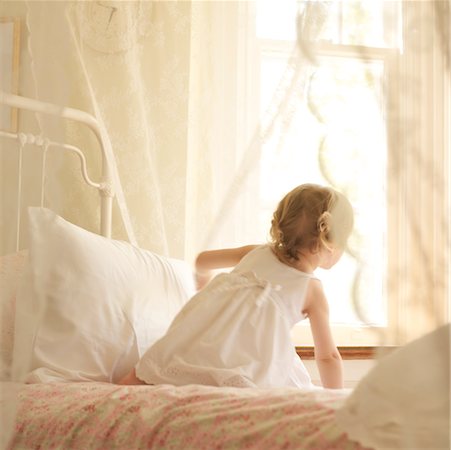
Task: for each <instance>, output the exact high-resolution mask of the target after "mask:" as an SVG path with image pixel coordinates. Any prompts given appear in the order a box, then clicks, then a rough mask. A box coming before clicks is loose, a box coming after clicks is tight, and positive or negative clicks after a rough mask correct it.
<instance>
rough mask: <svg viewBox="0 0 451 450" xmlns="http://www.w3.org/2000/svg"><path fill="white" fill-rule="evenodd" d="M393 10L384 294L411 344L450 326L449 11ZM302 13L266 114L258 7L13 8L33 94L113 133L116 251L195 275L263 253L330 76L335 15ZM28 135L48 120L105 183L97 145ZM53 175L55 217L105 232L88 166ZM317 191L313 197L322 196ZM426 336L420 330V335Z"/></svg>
mask: <svg viewBox="0 0 451 450" xmlns="http://www.w3.org/2000/svg"><path fill="white" fill-rule="evenodd" d="M294 4H295V3H294ZM394 4H396V5H400V6H401V10H402V14H401V17H400V20H401V21H402V30H403V31H402V33H403V39H402V42H403V46H402V49H401V50H400V53H399V55H398V56H397V57H394V58H393V62H392V67H394V73H396V74H397V75H396V77H395V79H396V82H391V83H390V84H389V85H387V86H386V87H385V91H384V92H383V98H384V101H386V102H388V108H387V117H386V123H387V130H388V136H387V142H388V144H387V145H388V146H389V148H390V151H389V159H388V162H387V167H388V169H387V170H388V177H387V182H386V183H387V188H386V189H387V205H388V210H387V217H388V219H387V230H388V231H387V234H386V239H387V240H388V242H387V255H386V256H387V258H386V259H387V261H388V263H387V264H388V269H387V274H388V276H387V277H388V279H387V282H386V289H387V298H388V299H389V306H388V307H389V309H390V311H391V312H390V314H391V316H392V317H393V318H394V324H395V325H394V327H392V328H393V331H392V334H394V337H393V340H395V341H399V342H403V341H406V340H408V339H410V338H411V337H413V336H415V335H417V334H419V333H420V334H421V332H423V331H425V330H427V329H431V328H433V327H435V326H436V325H437V324H440V323H442V322H443V321H446V320H448V310H449V276H448V275H449V244H450V242H449V241H450V239H449V225H448V224H449V205H450V195H449V145H450V144H449V142H450V138H449V120H450V114H449V108H450V106H449V95H450V94H449V92H450V87H449V83H450V82H449V77H450V69H449V59H450V58H449V52H450V50H449V26H448V25H449V1H445V0H444V1H436V2H421V1H419V2H412V1H408V2H401V3H399V2H395V3H394ZM300 5H301V6H300V8H299V10H296V8H294V9H293V12H292V17H290V18H287V26H289V25H288V22H290V25H292V26H294V24H295V22H296V20H297V21H298V23H297V25H298V39H297V43H296V45H295V46H294V47H293V49H292V52H291V56H290V57H289V58H288V60H287V65H286V67H285V69H284V71H283V73H282V76H281V78H280V81H279V82H278V83H277V86H276V88H275V89H274V91H273V92H272V94H271V95H270V96H269V97H270V98H271V100H270V101H269V103H268V107H267V108H266V112H265V113H264V114H259V113H258V111H256V109H258V107H259V102H260V100H259V96H260V92H259V87H258V83H257V72H258V69H259V68H258V64H259V61H257V59H256V56H255V55H256V54H258V51H259V48H258V46H259V43H258V40H257V39H256V38H255V8H256V3H255V2H240V1H237V2H229V1H227V2H226V1H223V2H221V1H214V2H207V1H205V2H147V1H142V2H139V1H136V2H82V1H79V2H4V3H3V5H2V7H3V11H4V12H3V14H4V15H9V16H19V17H22V18H23V23H24V24H26V27H24V31H23V37H24V39H23V42H24V45H23V48H22V55H21V61H22V63H21V74H20V78H21V81H20V87H21V93H22V94H24V95H29V96H32V97H37V98H39V99H42V100H46V101H50V102H54V103H57V104H61V105H69V106H72V107H76V108H80V109H83V110H87V111H88V112H91V113H93V114H95V115H96V116H97V117H98V118H99V119H100V120H102V121H103V123H104V124H105V126H106V128H107V130H108V133H109V137H110V139H111V142H112V147H113V152H114V154H113V155H111V158H112V159H114V161H115V165H116V169H117V174H116V175H117V179H116V181H117V182H116V186H115V188H116V194H117V202H116V209H115V220H114V229H113V235H114V237H115V238H119V239H129V240H131V241H132V242H134V243H136V244H138V245H140V246H141V247H144V248H148V249H151V250H153V251H155V252H158V253H161V254H165V255H170V256H173V257H179V258H184V259H186V260H188V261H192V260H193V258H194V256H195V254H196V253H197V252H198V251H199V250H202V249H203V248H206V247H215V246H220V245H239V244H243V243H249V242H261V241H262V240H265V239H266V237H267V235H266V229H263V228H261V227H260V226H259V227H256V226H255V224H256V222H260V215H261V211H260V210H259V208H258V207H257V206H256V205H257V204H258V201H257V200H256V199H257V197H258V195H259V189H260V190H261V188H260V187H259V186H261V185H262V183H263V184H264V183H266V184H268V185H269V186H268V188H267V189H268V190H269V191H270V192H271V196H272V197H273V198H274V203H275V200H276V199H278V198H279V197H281V196H282V195H283V194H284V193H285V191H286V190H287V189H288V188H291V186H285V185H284V183H283V182H275V181H273V180H276V181H277V180H283V177H282V178H281V177H280V176H279V178H276V177H274V173H275V172H276V171H277V170H279V171H280V169H277V163H278V159H282V158H283V157H284V155H285V154H289V152H290V151H293V142H292V141H290V142H288V144H287V143H286V141H288V138H287V136H288V134H289V133H288V130H289V128H290V127H298V128H299V129H301V130H302V127H305V126H309V125H306V123H302V121H301V122H299V117H297V116H296V114H297V109H298V108H299V105H304V106H305V104H307V103H308V102H309V101H310V99H309V98H308V91H309V89H310V90H311V86H310V85H309V84H308V83H311V79H310V78H309V77H310V76H311V69H312V68H318V67H321V64H322V62H321V59H320V58H318V54H319V53H318V51H317V45H316V44H317V43H318V42H320V41H321V39H322V35H321V30H322V27H323V26H324V23H325V21H326V20H327V18H328V16H329V14H330V10H331V7H332V6H331V5H332V3H330V2H320V1H315V2H302V3H300ZM298 13H300V14H299V16H298V17H297V14H298ZM388 32H390V30H388ZM362 51H363V50H362ZM362 56H363V57H365V55H364V54H363V55H362ZM432 94H433V95H432ZM346 101H347V100H346ZM21 120H22V121H28V120H30V121H31V120H34V121H35V122H36V123H35V127H36V129H37V130H39V131H40V132H42V133H43V134H44V135H46V136H48V137H50V138H54V139H57V138H63V136H64V137H65V138H68V139H69V140H70V141H72V142H73V143H75V144H79V145H80V146H81V147H84V148H86V149H87V154H88V160H89V164H90V167H91V171H92V175H93V177H94V178H95V177H96V172H97V173H98V172H99V167H100V157H99V155H98V152H97V149H96V148H95V142H94V139H93V137H92V136H90V135H89V134H88V133H87V132H86V131H85V130H82V129H80V128H79V127H77V126H76V125H75V124H72V123H67V124H65V125H64V127H61V126H60V125H57V124H56V123H55V122H54V121H52V120H49V119H48V118H45V117H39V116H38V117H36V118H28V117H27V116H25V115H24V116H23V117H22V118H21ZM296 120H297V121H298V122H296ZM293 124H294V125H293ZM332 125H333V124H332ZM300 141H302V134H301V137H300ZM294 145H298V144H297V143H295V144H294ZM303 145H304V144H303V142H300V143H299V146H300V148H301V153H302V152H304V153H305V152H306V151H305V150H302V148H303ZM321 145H322V144H321ZM290 146H291V148H290ZM266 148H274V149H277V151H274V152H273V154H274V155H275V156H274V159H273V165H272V166H271V167H270V168H269V169H268V168H266V169H265V168H264V167H262V165H261V160H262V155H263V153H262V152H263V151H266V150H265V149H266ZM317 150H318V149H317ZM326 150H327V149H326ZM277 152H279V153H277ZM277 155H279V156H280V158H279V156H277ZM311 156H312V155H311ZM311 156H309V155H307V154H306V153H305V157H306V158H309V157H311ZM348 156H349V160H346V158H348ZM318 158H319V159H320V166H321V167H320V170H321V171H322V172H323V175H324V174H325V173H326V172H327V176H325V178H326V180H329V182H331V183H332V184H334V185H336V187H338V188H340V189H342V190H343V189H344V190H345V191H346V192H347V193H348V194H350V195H351V196H352V195H355V194H356V193H359V192H360V191H364V189H362V188H363V187H364V184H362V183H365V180H364V179H361V177H360V178H359V177H358V176H357V175H354V174H353V173H351V171H350V170H344V171H343V167H347V168H348V169H349V168H350V167H354V166H353V164H355V161H354V160H352V159H351V158H352V155H351V154H350V155H347V154H343V155H342V154H340V155H338V154H334V153H333V152H332V153H331V152H330V151H324V146H323V147H322V148H321V149H320V150H318ZM337 158H340V159H341V163H340V164H341V166H340V167H341V169H340V170H341V172H340V170H339V169H338V166H337V165H336V161H337ZM50 161H51V163H50ZM348 161H349V163H348ZM49 163H50V172H52V171H53V173H54V174H55V175H56V178H54V177H51V176H49V177H48V182H47V191H46V204H47V206H49V207H50V208H52V209H55V210H56V211H57V212H60V213H62V214H64V215H65V216H66V217H67V218H68V219H69V220H72V221H74V222H76V223H78V224H80V225H81V226H84V227H85V228H88V229H92V230H96V229H97V224H96V223H95V217H96V214H95V212H96V209H97V208H98V202H97V199H96V198H95V196H93V195H92V193H91V192H89V189H88V188H86V187H83V186H81V184H78V186H77V184H76V183H77V181H76V180H77V179H78V178H79V177H78V161H76V160H74V161H72V160H70V159H68V158H62V157H60V156H58V155H56V157H54V158H52V159H51V160H49ZM355 170H358V167H357V169H355ZM331 174H332V175H333V176H331ZM50 175H51V174H50ZM304 178H305V177H304V176H301V175H300V176H299V183H301V182H303V181H309V180H308V179H307V180H305V179H304ZM269 180H271V181H269ZM359 183H360V184H359ZM74 186H77V187H74ZM29 195H30V196H32V192H31V191H30V192H29ZM362 201H365V199H364V198H363V199H359V202H362ZM273 206H275V204H274V205H266V206H265V208H267V210H268V211H270V210H271V208H272V207H273ZM7 213H8V211H6V210H4V214H7ZM265 214H267V213H265ZM265 217H266V216H265ZM268 224H269V221H268ZM6 234H7V235H8V236H9V234H8V233H6ZM367 240H370V241H371V236H370V237H368V236H367ZM359 242H361V241H360V240H359V239H357V237H356V236H354V238H353V240H352V243H351V244H352V245H351V248H350V252H349V255H348V256H349V257H348V260H349V261H350V262H349V264H350V267H351V266H352V270H353V271H355V272H356V273H361V272H362V269H363V268H364V261H365V257H366V255H365V254H364V253H362V249H363V247H362V246H360V244H359ZM350 270H351V269H350ZM360 280H363V282H362V281H360V285H358V284H357V285H356V286H355V287H354V288H353V289H354V294H353V295H354V300H355V305H356V307H357V309H358V310H359V311H360V313H361V315H362V316H363V320H364V321H370V320H369V319H368V317H367V309H368V308H367V307H366V306H367V305H368V303H369V300H368V299H367V298H366V297H367V296H366V292H368V288H367V290H366V292H365V289H364V288H365V286H364V284H365V283H364V281H365V277H361V278H360ZM362 286H363V291H362ZM362 292H363V293H362ZM425 299H428V300H427V301H426V300H425ZM406 311H407V312H406ZM370 319H371V318H370ZM412 323H416V324H417V325H418V324H420V325H419V326H416V327H415V329H412V327H410V329H409V324H412ZM401 330H403V331H401Z"/></svg>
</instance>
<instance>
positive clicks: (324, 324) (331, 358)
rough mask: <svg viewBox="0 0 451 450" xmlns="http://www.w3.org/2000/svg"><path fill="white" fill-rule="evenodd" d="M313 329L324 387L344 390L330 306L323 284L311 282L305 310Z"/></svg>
mask: <svg viewBox="0 0 451 450" xmlns="http://www.w3.org/2000/svg"><path fill="white" fill-rule="evenodd" d="M303 312H304V313H306V314H307V315H308V318H309V320H310V326H311V329H312V335H313V342H314V345H315V360H316V364H317V366H318V370H319V374H320V377H321V382H322V384H323V387H325V388H330V389H342V388H343V364H342V360H341V355H340V353H339V352H338V350H337V346H336V345H335V342H334V339H333V337H332V333H331V330H330V325H329V305H328V303H327V299H326V296H325V294H324V291H323V288H322V285H321V282H320V281H319V280H315V279H313V280H311V281H310V285H309V290H308V292H307V297H306V302H305V309H304V311H303Z"/></svg>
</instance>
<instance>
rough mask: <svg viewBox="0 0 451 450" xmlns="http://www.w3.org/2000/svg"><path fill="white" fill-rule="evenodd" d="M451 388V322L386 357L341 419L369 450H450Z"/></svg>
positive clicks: (349, 401) (340, 414)
mask: <svg viewBox="0 0 451 450" xmlns="http://www.w3.org/2000/svg"><path fill="white" fill-rule="evenodd" d="M449 387H450V325H449V324H448V325H444V326H442V327H440V328H438V329H437V330H435V331H434V332H432V333H429V334H427V335H425V336H423V337H421V338H420V339H417V340H415V341H413V342H411V343H409V344H407V345H406V346H404V347H402V348H400V349H398V350H396V351H394V352H393V353H391V354H390V355H388V356H387V357H385V358H383V359H381V360H380V361H379V362H378V363H377V364H376V366H374V368H373V369H372V370H371V371H370V372H369V373H368V374H367V375H366V376H365V377H364V378H363V379H362V380H361V381H360V382H359V384H358V385H357V386H356V388H355V390H354V391H353V393H352V394H351V395H350V397H349V398H348V399H347V401H346V403H345V404H344V406H343V407H342V408H341V409H339V410H338V411H337V412H336V417H337V420H338V423H339V424H340V425H341V426H342V428H343V429H344V430H345V431H346V432H347V433H348V435H349V437H350V438H351V439H353V440H355V441H358V442H360V443H361V444H362V445H364V446H367V447H371V448H375V449H383V448H384V449H385V448H406V449H407V448H411V449H414V448H417V449H420V448H423V449H449V444H450V429H449V424H450V416H449V400H450V391H449Z"/></svg>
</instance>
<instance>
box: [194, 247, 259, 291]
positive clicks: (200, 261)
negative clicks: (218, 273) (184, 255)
mask: <svg viewBox="0 0 451 450" xmlns="http://www.w3.org/2000/svg"><path fill="white" fill-rule="evenodd" d="M255 247H257V245H246V246H244V247H237V248H225V249H221V250H207V251H204V252H202V253H199V255H197V258H196V262H195V267H196V282H197V288H198V289H201V288H202V287H204V286H205V285H206V284H207V283H208V282H209V281H210V279H211V277H212V276H213V270H215V269H223V268H225V267H233V266H236V265H237V264H238V263H239V262H240V261H241V259H242V258H243V257H244V256H245V255H247V254H248V253H249V252H250V251H251V250H253V249H254V248H255Z"/></svg>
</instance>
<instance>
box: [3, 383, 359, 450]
mask: <svg viewBox="0 0 451 450" xmlns="http://www.w3.org/2000/svg"><path fill="white" fill-rule="evenodd" d="M346 396H347V393H346V392H345V391H330V390H318V391H300V390H296V389H272V390H263V389H238V388H216V387H208V386H194V385H190V386H182V387H174V386H169V385H160V386H117V385H112V384H107V383H67V384H63V383H49V384H38V385H26V386H24V388H23V390H22V391H21V393H20V394H19V409H18V415H17V419H16V427H15V432H14V435H13V438H12V441H11V445H10V448H11V449H38V448H39V449H51V448H56V449H84V450H87V449H120V450H122V449H124V450H125V449H127V450H131V449H144V448H152V449H164V450H170V449H196V450H201V449H208V450H212V449H259V450H262V449H271V450H277V449H294V448H296V449H315V450H320V449H329V450H330V449H339V450H346V449H362V448H363V447H361V446H360V445H359V444H357V443H355V442H353V441H350V440H349V439H348V438H347V436H346V434H345V433H344V432H343V431H341V430H340V429H339V427H338V425H337V424H336V422H335V418H334V412H335V409H336V408H337V407H339V406H340V405H341V404H342V402H343V400H344V399H345V398H346Z"/></svg>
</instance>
